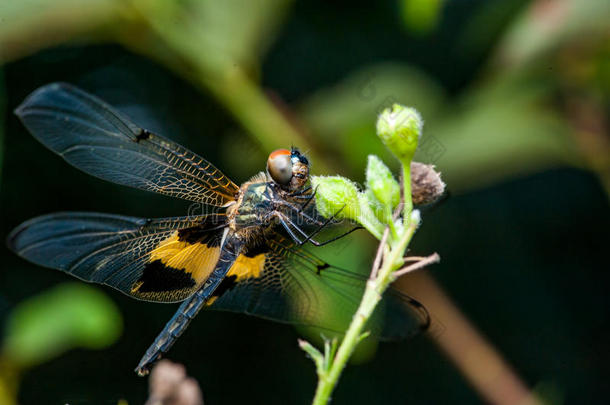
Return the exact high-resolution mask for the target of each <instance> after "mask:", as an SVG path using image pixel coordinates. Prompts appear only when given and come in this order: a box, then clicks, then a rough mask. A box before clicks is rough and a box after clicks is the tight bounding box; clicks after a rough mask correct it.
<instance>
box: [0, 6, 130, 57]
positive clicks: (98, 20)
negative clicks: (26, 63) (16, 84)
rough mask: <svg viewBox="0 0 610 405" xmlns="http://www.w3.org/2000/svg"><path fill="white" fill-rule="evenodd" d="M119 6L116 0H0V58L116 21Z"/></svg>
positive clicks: (60, 40) (64, 39)
mask: <svg viewBox="0 0 610 405" xmlns="http://www.w3.org/2000/svg"><path fill="white" fill-rule="evenodd" d="M120 6H121V4H120V3H119V2H117V1H116V0H87V7H83V2H82V1H80V0H27V1H14V0H0V61H2V62H6V61H9V60H15V59H18V58H20V57H23V56H26V55H29V54H32V53H34V52H36V51H38V50H40V49H44V48H46V47H49V46H52V45H57V44H60V43H62V42H65V41H67V40H69V39H72V38H74V37H75V36H76V35H78V34H83V33H91V32H92V31H95V30H97V29H99V28H100V27H102V26H103V25H104V24H106V23H108V22H109V21H113V20H114V21H117V18H118V17H119V11H120ZM117 23H118V21H117Z"/></svg>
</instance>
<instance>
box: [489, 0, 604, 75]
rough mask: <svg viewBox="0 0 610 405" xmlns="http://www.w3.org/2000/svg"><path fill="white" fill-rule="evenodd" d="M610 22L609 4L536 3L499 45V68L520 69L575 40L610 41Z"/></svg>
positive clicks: (563, 0) (558, 0) (570, 0)
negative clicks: (600, 39)
mask: <svg viewBox="0 0 610 405" xmlns="http://www.w3.org/2000/svg"><path fill="white" fill-rule="evenodd" d="M608 21H610V2H609V1H604V0H598V1H596V0H591V1H580V0H550V1H549V0H544V1H543V0H537V1H534V2H532V3H531V5H530V6H529V7H528V8H526V10H525V11H524V12H523V14H522V15H521V16H520V18H518V19H515V22H514V23H513V24H512V27H511V28H510V29H509V31H508V32H507V33H506V35H505V37H504V38H503V40H502V41H501V42H500V43H499V44H498V45H497V49H498V52H497V55H496V58H495V61H494V62H495V65H496V66H498V67H500V68H501V69H507V68H509V69H510V68H519V67H521V66H524V65H528V64H529V63H531V62H534V61H536V60H538V59H539V58H541V57H544V56H545V55H546V54H547V53H548V52H549V51H551V50H553V49H554V48H556V47H557V46H559V45H561V44H562V43H566V42H568V41H570V40H573V39H577V40H582V39H583V38H603V37H606V39H607V38H608V36H609V35H610V25H608Z"/></svg>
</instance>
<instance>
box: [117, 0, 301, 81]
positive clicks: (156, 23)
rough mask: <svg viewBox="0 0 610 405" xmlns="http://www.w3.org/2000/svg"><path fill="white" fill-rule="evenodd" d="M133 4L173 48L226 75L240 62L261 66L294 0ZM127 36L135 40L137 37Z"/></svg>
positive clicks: (138, 0)
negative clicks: (265, 51)
mask: <svg viewBox="0 0 610 405" xmlns="http://www.w3.org/2000/svg"><path fill="white" fill-rule="evenodd" d="M131 3H132V4H133V5H134V6H136V8H137V9H138V11H139V12H140V13H141V14H142V15H143V16H144V18H145V19H146V20H148V22H149V23H150V25H151V26H152V28H153V29H154V30H156V32H157V33H158V34H159V35H160V36H161V37H162V38H163V39H164V40H166V41H167V42H168V45H169V46H170V47H171V48H173V49H174V50H175V51H177V52H178V53H180V54H181V55H182V56H183V57H185V58H186V59H187V60H188V59H192V60H196V61H197V62H198V65H199V66H200V67H203V68H205V70H206V71H207V73H208V74H213V75H218V76H225V75H227V74H230V71H231V70H233V69H235V68H236V67H239V69H240V70H244V71H250V70H251V69H252V68H258V58H259V56H260V54H261V53H262V51H263V50H264V49H266V47H267V45H268V44H269V41H270V38H271V34H272V33H273V32H274V31H275V29H276V28H277V27H278V25H279V23H280V21H282V17H283V15H284V13H285V11H286V10H287V6H288V5H289V4H290V3H291V2H290V1H288V0H255V1H248V0H233V1H223V2H214V1H196V0H182V1H175V2H171V1H156V0H132V1H131ZM137 39H138V38H136V40H137ZM125 40H127V41H131V42H133V39H132V38H125Z"/></svg>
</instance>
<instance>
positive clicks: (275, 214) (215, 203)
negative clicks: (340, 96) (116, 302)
mask: <svg viewBox="0 0 610 405" xmlns="http://www.w3.org/2000/svg"><path fill="white" fill-rule="evenodd" d="M15 113H16V115H17V116H18V117H19V118H20V120H21V121H22V123H23V124H24V126H25V127H26V128H27V129H28V130H29V131H30V132H31V133H32V135H33V136H34V137H35V138H36V139H37V140H38V141H40V142H41V143H42V144H43V145H44V146H46V147H47V148H49V149H50V150H52V151H53V152H55V153H57V154H59V155H60V156H61V157H62V158H63V159H65V160H66V161H67V162H68V163H69V164H71V165H73V166H74V167H76V168H78V169H80V170H82V171H84V172H86V173H88V174H91V175H93V176H96V177H98V178H101V179H104V180H107V181H111V182H114V183H117V184H120V185H125V186H131V187H135V188H138V189H142V190H147V191H153V192H157V193H160V194H163V195H166V196H171V197H176V198H180V199H184V200H187V201H191V202H194V203H198V204H202V206H204V207H210V208H212V209H210V210H209V212H202V213H201V214H197V215H187V216H182V217H171V218H155V219H150V218H136V217H129V216H123V215H114V214H105V213H93V212H60V213H52V214H47V215H42V216H39V217H36V218H33V219H30V220H28V221H26V222H24V223H22V224H21V225H19V226H18V227H17V228H15V229H14V230H13V231H12V232H11V234H10V235H9V237H8V245H9V247H10V248H11V249H12V250H13V251H14V252H15V253H16V254H17V255H19V256H21V257H22V258H24V259H26V260H28V261H30V262H33V263H35V264H37V265H41V266H44V267H48V268H53V269H58V270H61V271H63V272H65V273H68V274H71V275H73V276H75V277H77V278H79V279H81V280H84V281H86V282H92V283H99V284H105V285H108V286H110V287H113V288H115V289H117V290H119V291H120V292H122V293H124V294H127V295H128V296H131V297H133V298H136V299H139V300H144V301H151V302H162V303H178V302H181V305H180V307H179V308H178V310H177V311H176V313H175V315H174V316H173V317H172V318H171V319H170V320H169V321H168V322H167V324H166V325H165V327H164V329H163V330H162V332H161V333H160V334H159V335H158V336H157V338H156V339H155V340H154V342H153V343H152V345H151V346H150V347H149V348H148V350H147V351H146V352H145V354H144V356H143V357H142V359H141V361H140V363H139V364H138V366H137V368H136V370H135V371H136V372H137V373H138V374H139V375H146V374H147V373H148V371H149V370H150V368H151V367H152V365H153V364H154V363H155V362H156V361H157V360H158V359H159V358H161V356H164V355H165V354H166V353H167V351H168V350H169V349H170V348H171V347H172V345H173V344H174V342H175V341H176V340H177V339H178V338H179V337H180V335H181V334H182V333H183V332H184V331H185V329H186V328H187V326H188V325H189V323H190V322H191V320H193V318H194V317H195V316H196V315H197V314H198V313H199V312H200V310H202V309H213V310H225V311H233V312H239V313H245V314H249V315H254V316H258V317H261V318H265V319H269V320H274V321H278V322H283V323H288V324H293V325H303V326H311V327H315V328H319V329H320V330H323V331H334V332H339V331H340V330H344V326H346V323H345V322H343V324H342V323H341V322H342V321H341V320H342V319H343V320H345V319H347V322H349V319H350V317H351V314H353V313H354V311H355V309H356V308H357V305H358V302H359V301H360V298H361V296H362V293H363V291H364V286H365V283H366V277H364V276H362V275H360V274H359V273H358V272H355V271H350V270H346V269H342V268H340V267H336V266H332V265H330V264H329V263H327V262H326V261H324V260H321V259H320V258H318V257H317V256H315V255H314V254H312V253H311V250H312V249H314V246H320V245H323V244H325V243H327V242H332V241H333V240H334V239H336V238H333V239H330V240H328V241H326V242H319V241H317V240H316V239H315V237H316V235H318V234H319V232H320V231H321V230H322V229H323V228H325V227H327V226H328V224H329V219H323V218H322V217H321V216H319V215H317V214H316V210H315V202H314V201H312V200H314V199H315V190H312V187H311V185H310V182H309V168H310V162H309V159H308V158H307V157H306V156H305V155H304V154H302V153H301V152H299V150H298V149H296V148H292V149H279V150H276V151H273V152H272V153H270V154H269V157H268V159H267V165H266V170H265V171H261V172H260V173H258V174H256V175H255V176H253V177H252V178H251V179H250V180H248V181H246V182H244V183H243V184H242V185H241V186H238V185H237V184H236V183H234V182H233V181H232V180H230V179H229V178H228V177H227V176H225V175H224V174H223V173H222V172H221V171H220V170H219V169H217V168H216V167H215V166H213V165H212V164H211V163H210V162H208V161H207V160H205V159H203V158H202V157H200V156H198V155H197V154H195V153H193V152H191V151H190V150H188V149H186V148H185V147H183V146H180V145H179V144H177V143H175V142H173V141H171V140H170V139H168V138H165V137H163V136H160V135H157V134H155V133H152V132H151V131H148V130H146V129H144V128H142V127H140V126H138V125H136V124H134V123H133V122H132V121H130V120H129V119H128V118H127V117H126V116H125V115H123V114H122V113H121V112H119V111H117V110H116V109H114V108H113V107H111V106H110V105H109V104H107V103H106V102H104V101H102V100H100V99H99V98H97V97H96V96H94V95H91V94H89V93H87V92H85V91H83V90H81V89H79V88H77V87H75V86H73V85H70V84H67V83H51V84H48V85H45V86H43V87H41V88H39V89H37V90H36V91H34V92H33V93H32V94H30V95H29V96H28V97H27V98H26V99H25V101H24V102H23V103H22V104H21V105H20V106H19V107H18V108H17V109H16V110H15ZM349 232H350V231H348V232H345V233H344V234H343V236H344V235H345V234H347V233H349ZM380 311H381V312H382V314H381V315H380V316H379V317H378V318H379V319H380V321H378V322H372V323H371V324H370V325H369V328H370V329H371V332H372V333H375V335H376V336H379V337H380V338H384V339H397V338H403V337H406V336H411V335H413V334H414V333H417V332H419V331H423V330H425V329H426V328H427V327H428V325H429V324H430V318H429V315H428V312H427V311H426V309H425V307H424V306H423V305H422V304H421V303H419V302H418V301H417V300H416V299H414V298H412V297H410V296H408V295H406V294H403V293H401V292H399V291H397V290H394V289H391V290H390V292H389V293H388V294H386V297H385V298H384V300H383V309H382V310H380ZM342 328H343V329H342ZM339 333H340V332H339Z"/></svg>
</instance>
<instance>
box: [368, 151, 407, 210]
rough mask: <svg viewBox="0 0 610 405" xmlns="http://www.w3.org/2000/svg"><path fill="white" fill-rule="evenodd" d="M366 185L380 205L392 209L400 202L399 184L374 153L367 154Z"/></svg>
mask: <svg viewBox="0 0 610 405" xmlns="http://www.w3.org/2000/svg"><path fill="white" fill-rule="evenodd" d="M366 187H367V189H368V190H371V192H372V193H373V194H374V195H375V197H376V198H377V200H378V201H379V202H380V203H381V205H383V206H385V207H388V209H389V210H390V211H392V210H393V209H394V208H395V207H396V206H397V205H398V203H399V202H400V186H399V185H398V182H397V181H396V180H395V179H394V177H393V176H392V172H391V171H390V169H388V167H387V166H386V165H385V164H384V163H383V162H382V161H381V159H379V158H378V157H377V156H375V155H369V159H368V165H367V167H366Z"/></svg>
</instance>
